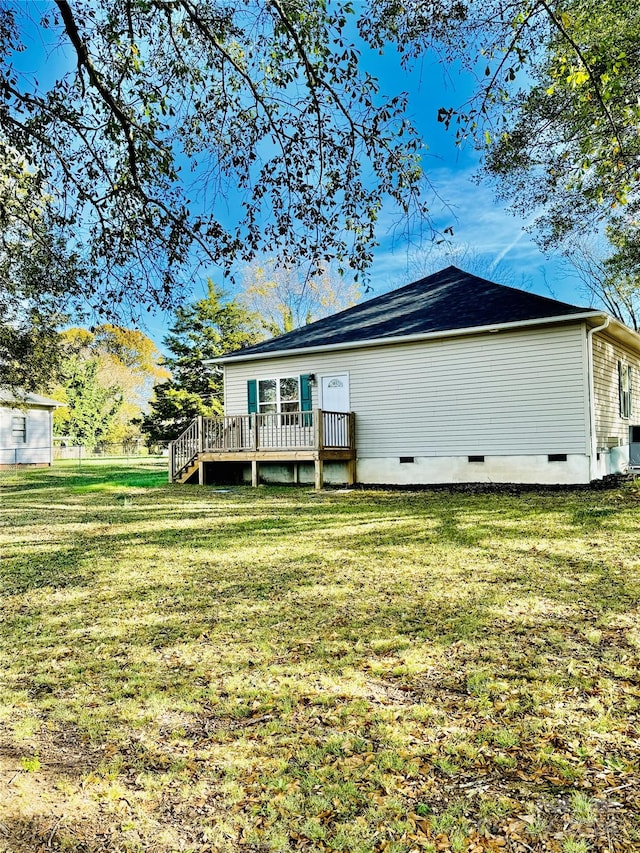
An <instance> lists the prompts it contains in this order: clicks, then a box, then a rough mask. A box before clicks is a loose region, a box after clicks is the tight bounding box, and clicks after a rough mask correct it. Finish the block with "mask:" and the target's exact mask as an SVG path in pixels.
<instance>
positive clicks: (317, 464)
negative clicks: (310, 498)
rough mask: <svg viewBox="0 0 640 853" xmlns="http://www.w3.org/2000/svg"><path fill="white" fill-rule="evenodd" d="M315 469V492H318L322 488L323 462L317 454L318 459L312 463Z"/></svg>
mask: <svg viewBox="0 0 640 853" xmlns="http://www.w3.org/2000/svg"><path fill="white" fill-rule="evenodd" d="M314 468H315V475H316V476H315V488H316V491H320V489H321V488H322V487H323V486H324V462H323V461H322V457H321V456H320V454H318V458H317V459H316V460H315V461H314Z"/></svg>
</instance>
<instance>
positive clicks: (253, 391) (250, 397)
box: [247, 379, 258, 415]
mask: <svg viewBox="0 0 640 853" xmlns="http://www.w3.org/2000/svg"><path fill="white" fill-rule="evenodd" d="M247 411H248V412H249V414H250V415H252V414H253V413H254V412H257V411H258V383H257V382H256V380H255V379H249V381H248V382H247Z"/></svg>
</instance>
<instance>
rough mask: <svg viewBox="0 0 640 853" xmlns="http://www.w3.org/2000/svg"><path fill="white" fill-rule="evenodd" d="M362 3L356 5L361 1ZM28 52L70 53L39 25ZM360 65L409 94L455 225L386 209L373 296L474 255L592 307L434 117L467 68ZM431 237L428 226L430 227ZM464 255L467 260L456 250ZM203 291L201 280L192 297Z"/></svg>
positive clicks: (60, 57) (28, 65)
mask: <svg viewBox="0 0 640 853" xmlns="http://www.w3.org/2000/svg"><path fill="white" fill-rule="evenodd" d="M22 8H24V9H25V10H26V12H27V14H28V15H30V16H31V17H32V18H33V19H34V20H37V19H39V17H40V15H41V14H42V13H43V12H44V11H45V10H46V9H47V8H50V4H49V3H47V2H29V3H26V4H24V5H23V7H22ZM356 8H357V2H356ZM31 35H33V36H35V37H34V38H33V40H32V41H30V43H29V46H28V50H27V51H26V52H25V53H24V54H22V55H21V57H20V60H19V62H20V66H21V67H22V68H23V69H24V70H25V71H28V72H31V73H34V74H35V75H36V76H39V77H40V78H41V81H42V78H45V79H46V78H47V77H48V76H49V75H50V74H52V73H57V72H59V71H60V70H61V69H62V68H64V67H65V66H66V64H67V63H68V62H69V61H70V60H69V58H68V56H67V55H65V51H63V50H60V49H54V50H53V51H52V50H51V48H50V45H47V44H44V43H43V42H42V35H41V31H39V29H37V28H34V31H33V32H32V33H31ZM360 47H361V49H362V66H363V68H364V69H366V70H367V71H369V72H370V73H371V74H373V75H374V76H376V77H377V78H378V79H379V80H380V84H381V85H380V90H381V93H382V94H384V95H388V96H392V95H396V94H398V93H400V92H407V93H408V96H409V104H408V117H409V118H410V120H411V121H412V123H413V124H414V126H415V127H416V128H417V129H418V130H419V132H420V133H421V135H422V137H423V139H424V142H425V145H426V148H425V154H424V168H425V172H426V174H427V176H428V178H429V181H430V184H431V186H432V187H433V190H434V193H433V197H432V199H431V204H430V209H431V213H432V218H433V223H434V225H435V226H436V227H437V228H439V229H440V230H443V229H444V228H446V227H448V226H452V227H453V229H454V234H453V237H452V238H451V240H450V242H449V244H448V245H446V246H441V247H436V246H434V245H433V244H432V243H430V241H429V239H428V236H427V237H426V239H424V240H423V242H422V246H420V245H419V235H418V234H417V233H415V234H413V235H412V240H411V241H410V242H407V240H406V238H405V237H404V236H403V235H402V234H401V232H400V231H394V228H393V224H394V223H395V222H396V220H397V213H396V212H395V211H394V210H393V209H392V208H391V206H388V207H387V208H386V209H385V210H383V212H382V215H381V217H380V222H379V229H378V240H379V242H380V245H379V247H378V248H377V249H376V251H375V261H374V264H373V268H372V269H371V270H370V291H369V292H367V293H365V294H364V296H365V298H366V297H367V296H370V295H375V294H377V293H381V292H384V291H386V290H390V289H392V288H394V287H398V286H401V285H403V284H406V283H407V282H409V281H413V280H415V279H416V278H419V277H420V276H421V275H424V274H426V273H428V272H431V271H434V270H435V269H437V268H438V267H440V266H447V265H449V264H450V263H457V265H458V266H462V267H465V266H467V267H469V263H468V261H469V257H470V255H472V256H475V257H476V258H480V259H481V262H482V269H481V270H478V269H472V268H471V269H470V271H471V272H479V273H480V274H482V275H485V276H486V277H489V278H491V277H492V270H493V269H494V266H495V265H497V267H496V270H495V272H496V274H495V276H493V277H494V278H495V279H496V280H504V272H505V269H506V270H508V271H509V273H510V275H509V277H508V280H507V281H506V282H505V283H509V284H512V285H515V286H524V287H526V288H527V289H530V290H532V291H533V292H536V293H540V294H541V295H544V296H554V297H555V298H558V299H561V300H563V301H566V302H571V303H574V304H579V305H580V304H586V302H587V301H588V300H587V298H586V297H585V296H584V294H583V293H582V292H581V290H580V285H579V282H578V281H577V280H576V279H575V278H569V277H567V274H566V272H565V271H563V269H562V264H561V262H560V260H559V259H558V258H557V257H556V258H548V257H545V256H544V255H543V254H542V253H541V252H540V250H539V249H538V247H537V246H536V244H535V241H534V240H533V238H532V237H531V235H530V234H528V233H527V232H526V231H525V230H524V228H525V226H526V225H527V223H525V222H523V221H521V220H520V219H518V218H516V217H513V216H512V215H511V214H509V213H508V212H506V210H505V209H504V208H503V207H502V206H501V205H499V204H497V203H496V202H495V201H494V195H493V190H492V188H491V186H489V185H488V184H487V183H486V182H484V183H483V182H481V183H479V184H478V183H477V182H474V181H473V180H472V179H473V176H474V174H475V173H476V172H477V170H478V167H479V162H480V161H479V155H478V153H477V152H476V151H475V150H474V148H473V146H472V145H471V144H470V143H469V144H467V146H466V147H464V148H459V147H457V146H456V144H455V139H454V132H453V131H446V130H445V129H444V127H443V125H441V124H439V123H438V122H437V120H436V115H437V111H438V108H439V107H442V106H445V107H450V106H453V107H457V106H460V105H461V104H462V103H463V102H464V101H465V100H466V98H467V97H468V96H469V94H470V93H471V91H472V85H473V81H472V80H471V79H470V77H469V75H468V73H467V72H463V71H460V70H459V69H456V68H451V67H443V66H442V65H441V64H440V63H439V62H438V61H437V58H436V57H434V56H429V55H425V56H423V57H422V58H421V60H419V61H417V62H414V64H413V66H412V68H411V69H410V70H404V69H403V68H402V67H401V64H400V58H399V55H398V53H397V51H396V50H395V48H394V47H393V46H389V49H388V50H387V51H386V53H385V55H384V56H379V55H378V54H377V53H374V52H373V51H369V50H367V49H365V48H362V46H361V45H360ZM425 234H428V229H425ZM456 252H459V253H461V255H462V256H461V257H460V256H459V255H458V256H457V255H456ZM210 274H211V277H212V278H213V279H214V280H215V281H216V282H218V283H220V284H222V285H223V286H226V287H227V289H228V290H229V291H230V292H233V288H231V287H230V286H229V285H228V283H225V282H224V280H223V279H222V276H221V275H220V273H219V271H217V270H211V271H210ZM202 292H204V288H203V287H202V285H201V284H197V285H196V286H195V290H194V294H193V295H194V297H195V298H197V297H198V296H200V295H201V293H202ZM170 321H171V317H166V316H162V315H160V314H156V315H154V316H151V317H149V319H148V321H147V322H148V325H147V328H146V329H145V331H147V333H149V334H150V335H151V336H152V337H153V338H154V340H156V342H157V343H158V344H160V341H161V339H162V337H163V336H164V334H166V330H167V327H168V324H169V323H170Z"/></svg>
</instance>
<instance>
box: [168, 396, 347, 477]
mask: <svg viewBox="0 0 640 853" xmlns="http://www.w3.org/2000/svg"><path fill="white" fill-rule="evenodd" d="M353 447H354V416H353V413H352V412H325V411H323V410H321V409H316V410H315V411H312V412H279V413H275V412H269V413H255V414H251V415H225V416H224V417H215V418H204V417H198V418H195V419H194V420H193V421H192V422H191V423H190V424H189V426H188V427H187V428H186V430H185V431H184V432H183V433H182V435H181V436H180V437H179V438H177V439H176V440H175V441H174V442H172V443H171V444H170V446H169V453H170V459H169V474H170V478H171V479H172V480H173V479H175V478H176V476H178V475H179V474H180V473H181V472H182V471H183V470H184V469H186V468H188V467H189V465H191V463H192V462H193V461H194V460H195V459H196V458H197V457H198V455H199V454H200V453H203V452H205V453H206V452H207V451H212V452H219V453H225V452H228V453H232V452H246V453H251V452H256V453H257V452H258V451H261V450H262V451H278V450H283V451H296V450H324V449H333V450H338V449H344V450H348V449H353Z"/></svg>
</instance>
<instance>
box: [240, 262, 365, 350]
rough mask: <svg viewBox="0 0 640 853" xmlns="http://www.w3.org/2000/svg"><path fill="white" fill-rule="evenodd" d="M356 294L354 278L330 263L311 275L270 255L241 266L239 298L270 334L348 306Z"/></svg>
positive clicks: (356, 298) (289, 328) (325, 315)
mask: <svg viewBox="0 0 640 853" xmlns="http://www.w3.org/2000/svg"><path fill="white" fill-rule="evenodd" d="M359 298H360V289H359V287H358V285H357V283H356V282H354V280H353V278H347V277H345V276H341V275H337V274H336V273H335V272H334V271H333V270H332V268H331V266H330V265H329V264H327V265H323V266H322V267H321V269H320V270H319V271H318V272H316V273H315V274H314V275H311V276H309V275H307V274H306V273H305V271H304V270H301V269H300V267H284V266H282V265H281V264H278V263H276V261H275V259H272V258H269V259H262V260H260V259H259V260H255V261H254V262H253V263H251V264H249V265H248V266H247V267H246V268H245V270H244V275H243V288H242V295H241V299H242V301H243V302H244V303H245V304H246V306H247V308H248V309H249V310H250V311H252V312H253V313H254V314H256V315H257V316H258V317H259V318H260V323H261V325H262V327H263V329H264V330H265V332H266V333H267V334H268V335H272V336H274V335H279V334H282V333H283V332H290V331H291V330H292V329H296V328H298V327H299V326H303V325H304V324H305V323H311V322H313V321H314V320H319V319H320V318H321V317H327V316H328V315H329V314H334V313H335V312H336V311H342V310H343V309H344V308H349V307H350V306H351V305H355V303H356V302H357V301H358V299H359Z"/></svg>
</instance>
